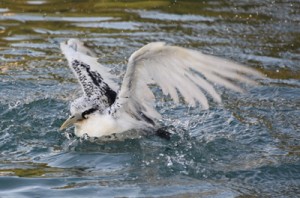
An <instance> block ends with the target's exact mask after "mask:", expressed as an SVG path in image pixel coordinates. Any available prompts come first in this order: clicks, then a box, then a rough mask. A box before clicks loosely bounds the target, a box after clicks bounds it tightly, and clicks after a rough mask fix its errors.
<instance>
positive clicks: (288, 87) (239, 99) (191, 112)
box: [0, 0, 300, 197]
mask: <svg viewBox="0 0 300 198" xmlns="http://www.w3.org/2000/svg"><path fill="white" fill-rule="evenodd" d="M0 21H1V23H0V52H1V53H0V60H1V62H0V94H1V95H0V196H3V197H61V196H66V197H82V196H87V197H150V196H152V197H297V196H299V194H300V157H299V153H300V145H299V140H300V133H299V132H300V122H299V117H300V80H299V79H300V28H299V24H300V3H299V2H298V1H276V2H275V1H258V0H254V1H242V2H241V1H235V0H232V1H222V0H216V1H92V0H90V1H84V0H78V1H71V0H66V1H60V0H52V1H50V0H40V1H23V0H17V1H11V0H2V1H1V2H0ZM71 37H72V38H80V39H82V40H84V41H86V42H87V44H88V45H89V46H91V47H92V48H94V49H95V51H96V52H97V53H98V54H99V57H100V58H101V60H102V63H103V64H106V65H108V66H109V67H111V68H112V70H113V71H115V72H116V73H117V74H122V73H123V72H124V70H125V68H126V60H127V58H128V57H129V56H130V54H131V53H132V52H134V51H135V50H136V49H138V48H139V47H141V46H143V45H144V44H146V43H148V42H152V41H165V42H167V43H170V44H176V45H179V46H184V47H188V48H192V49H197V50H201V51H203V52H204V53H208V54H215V55H218V56H220V57H225V58H229V59H232V60H235V61H238V62H241V63H244V64H246V65H249V66H250V67H253V68H256V69H258V70H260V71H261V72H262V73H264V74H265V75H267V76H268V77H269V78H268V79H264V80H260V84H261V86H259V87H248V88H247V90H248V92H247V93H245V94H237V93H233V92H230V91H227V90H222V89H220V91H221V92H222V93H223V94H222V97H223V102H224V104H223V105H216V104H212V107H211V109H210V110H209V111H201V110H199V109H188V108H186V107H184V106H179V107H175V106H174V105H173V104H171V103H163V102H160V101H159V102H158V108H159V109H160V112H161V113H162V114H163V117H164V119H165V123H166V124H167V125H170V130H173V131H175V132H176V135H173V136H172V138H171V140H170V141H167V140H163V139H160V138H158V137H145V138H142V139H135V140H125V141H119V142H118V141H112V142H100V141H87V140H78V139H76V138H74V137H70V138H68V136H67V135H66V134H65V133H64V132H61V131H59V127H60V125H61V124H62V122H63V121H64V120H65V119H66V117H67V116H68V112H69V107H68V104H69V101H70V100H72V99H74V98H76V97H77V96H79V95H80V94H81V92H80V88H79V85H78V84H77V82H76V79H75V78H74V77H73V75H72V73H71V72H70V70H69V69H68V67H67V64H66V60H65V59H64V57H63V56H62V55H61V52H60V49H59V42H62V41H65V40H67V39H68V38H71ZM157 92H159V91H157ZM157 94H159V93H157ZM159 97H160V96H159ZM175 129H176V130H175ZM72 131H73V129H72V128H70V129H68V130H67V132H66V133H72Z"/></svg>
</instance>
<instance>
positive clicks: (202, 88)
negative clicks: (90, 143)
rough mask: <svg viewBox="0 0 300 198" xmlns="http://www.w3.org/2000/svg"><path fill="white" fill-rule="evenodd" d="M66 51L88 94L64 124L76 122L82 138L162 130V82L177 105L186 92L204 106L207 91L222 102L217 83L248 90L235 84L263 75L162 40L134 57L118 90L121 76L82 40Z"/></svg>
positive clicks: (64, 46)
mask: <svg viewBox="0 0 300 198" xmlns="http://www.w3.org/2000/svg"><path fill="white" fill-rule="evenodd" d="M61 50H62V52H63V53H64V55H65V56H66V58H67V60H68V62H69V66H70V68H71V69H72V71H73V73H74V74H75V75H76V77H77V78H78V80H79V82H80V84H81V86H82V88H83V91H84V96H82V97H81V98H79V99H77V100H75V101H74V102H72V103H71V114H72V115H71V117H70V118H69V119H68V120H67V121H66V122H65V123H64V124H63V125H62V127H61V128H65V127H67V126H69V125H70V124H75V134H76V135H77V136H83V135H84V134H87V135H88V136H90V137H101V136H106V135H110V134H113V133H121V132H125V131H128V130H131V129H143V130H145V129H150V130H156V129H158V128H159V125H158V123H157V121H158V120H160V119H161V115H160V114H159V113H158V112H157V110H156V109H155V107H154V106H155V96H154V94H153V93H152V91H151V90H150V88H149V87H148V86H149V85H150V84H157V85H158V86H159V87H160V88H161V90H162V91H163V93H164V94H165V95H169V96H170V97H171V98H172V99H173V101H174V102H175V103H177V104H178V103H179V102H180V101H181V100H180V95H181V96H182V97H183V99H184V101H185V103H186V104H187V105H189V106H196V105H197V104H200V106H201V108H202V109H208V108H209V104H208V100H207V96H206V95H205V92H206V93H207V94H208V95H209V96H210V97H212V98H213V99H214V101H216V102H217V103H221V96H220V95H219V94H218V92H217V91H216V90H215V88H214V85H215V84H218V85H221V86H224V87H226V88H228V89H232V90H234V91H238V92H242V89H241V88H240V87H239V86H238V85H237V84H235V82H240V83H246V84H251V85H255V84H256V82H255V81H253V80H252V79H250V78H249V76H255V77H262V75H261V74H260V73H259V72H257V71H255V70H254V69H251V68H249V67H246V66H242V65H240V64H237V63H234V62H232V61H228V60H225V59H222V58H217V57H214V56H211V55H204V54H202V53H201V52H198V51H194V50H190V49H185V48H182V47H176V46H168V45H165V43H162V42H156V43H150V44H148V45H145V46H144V47H142V48H141V49H139V50H137V51H136V52H134V53H133V54H132V55H131V56H130V58H129V61H128V65H127V71H126V73H125V76H124V79H123V82H122V85H121V88H120V89H119V91H118V93H117V90H118V86H117V85H116V83H115V82H114V80H113V79H114V78H116V76H113V75H112V74H110V72H109V70H108V69H107V68H106V67H104V66H103V65H101V64H100V63H99V60H98V59H97V58H95V57H94V56H95V55H94V53H92V52H91V51H90V50H89V49H88V48H86V47H85V46H84V45H83V43H82V42H80V41H79V40H77V39H70V40H69V41H67V42H66V43H61ZM179 94H180V95H179Z"/></svg>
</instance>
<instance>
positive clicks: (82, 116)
mask: <svg viewBox="0 0 300 198" xmlns="http://www.w3.org/2000/svg"><path fill="white" fill-rule="evenodd" d="M97 110H98V108H97V106H96V105H95V104H93V103H92V102H90V100H87V99H86V98H84V97H82V98H78V99H76V100H75V101H73V102H72V103H71V108H70V112H71V116H70V117H69V118H68V119H67V120H66V121H65V122H64V123H63V124H62V125H61V127H60V130H63V129H65V128H67V127H69V126H71V125H73V124H75V125H76V124H78V125H79V124H80V123H82V122H83V121H84V120H87V119H88V118H89V117H90V116H91V115H92V114H94V113H95V112H96V111H97Z"/></svg>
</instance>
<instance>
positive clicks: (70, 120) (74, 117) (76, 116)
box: [59, 115, 82, 130]
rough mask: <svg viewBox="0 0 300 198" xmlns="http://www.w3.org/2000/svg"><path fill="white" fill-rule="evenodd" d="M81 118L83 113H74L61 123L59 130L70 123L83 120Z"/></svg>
mask: <svg viewBox="0 0 300 198" xmlns="http://www.w3.org/2000/svg"><path fill="white" fill-rule="evenodd" d="M81 120H82V117H81V115H72V116H70V117H69V118H68V119H67V120H66V121H65V122H64V123H63V124H62V125H61V127H60V128H59V130H63V129H65V128H67V127H69V126H70V125H72V124H75V123H76V122H78V121H81Z"/></svg>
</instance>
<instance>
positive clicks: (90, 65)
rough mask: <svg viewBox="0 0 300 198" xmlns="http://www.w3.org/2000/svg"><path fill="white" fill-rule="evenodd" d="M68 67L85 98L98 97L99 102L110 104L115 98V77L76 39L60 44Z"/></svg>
mask: <svg viewBox="0 0 300 198" xmlns="http://www.w3.org/2000/svg"><path fill="white" fill-rule="evenodd" d="M60 48H61V50H62V52H63V54H64V55H65V56H66V58H67V60H68V63H69V67H70V68H71V70H72V71H73V73H74V74H75V76H76V77H77V79H78V81H79V83H80V84H81V87H82V89H83V91H84V94H85V96H86V97H87V98H93V99H96V100H97V99H98V101H99V103H105V106H110V105H112V104H113V103H114V101H115V98H116V95H117V94H116V90H117V85H116V83H114V81H113V79H114V78H115V77H114V76H113V75H111V74H110V73H109V71H108V69H107V68H106V67H104V66H103V65H101V64H100V63H99V62H98V59H97V58H96V57H94V56H95V53H94V52H92V51H91V50H90V49H88V48H87V47H85V46H84V44H83V43H82V42H81V41H79V40H77V39H69V40H68V41H67V42H63V43H61V44H60Z"/></svg>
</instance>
